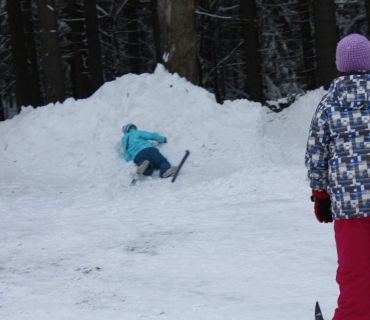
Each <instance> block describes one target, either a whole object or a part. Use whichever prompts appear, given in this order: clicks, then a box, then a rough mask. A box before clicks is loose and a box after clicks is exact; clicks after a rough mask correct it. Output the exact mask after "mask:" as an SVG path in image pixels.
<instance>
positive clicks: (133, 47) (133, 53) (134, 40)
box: [126, 1, 140, 74]
mask: <svg viewBox="0 0 370 320" xmlns="http://www.w3.org/2000/svg"><path fill="white" fill-rule="evenodd" d="M126 12H127V15H128V17H129V22H128V26H127V29H128V39H129V45H128V48H127V49H128V53H129V55H130V58H129V61H130V70H131V72H132V73H136V74H140V47H139V46H140V44H139V26H138V23H137V20H138V16H137V13H136V8H135V6H134V1H130V2H129V3H128V4H127V9H126Z"/></svg>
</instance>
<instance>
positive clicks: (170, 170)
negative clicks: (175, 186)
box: [162, 166, 177, 178]
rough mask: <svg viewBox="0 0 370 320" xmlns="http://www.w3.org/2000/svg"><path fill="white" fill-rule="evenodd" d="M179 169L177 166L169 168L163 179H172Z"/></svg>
mask: <svg viewBox="0 0 370 320" xmlns="http://www.w3.org/2000/svg"><path fill="white" fill-rule="evenodd" d="M176 169H177V166H172V167H171V168H169V169H168V170H167V171H166V172H165V173H164V174H163V175H162V177H163V178H168V177H171V176H173V175H174V173H175V171H176Z"/></svg>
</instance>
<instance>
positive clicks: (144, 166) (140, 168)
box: [136, 160, 150, 174]
mask: <svg viewBox="0 0 370 320" xmlns="http://www.w3.org/2000/svg"><path fill="white" fill-rule="evenodd" d="M149 164H150V163H149V160H145V161H144V162H143V163H142V164H141V165H140V166H138V167H137V169H136V173H137V174H143V172H144V171H145V170H146V169H148V167H149Z"/></svg>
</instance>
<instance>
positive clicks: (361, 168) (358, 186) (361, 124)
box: [305, 74, 370, 220]
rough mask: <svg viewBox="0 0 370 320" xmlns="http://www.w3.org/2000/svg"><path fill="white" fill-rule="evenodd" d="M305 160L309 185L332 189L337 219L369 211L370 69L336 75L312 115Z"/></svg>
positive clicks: (366, 214)
mask: <svg viewBox="0 0 370 320" xmlns="http://www.w3.org/2000/svg"><path fill="white" fill-rule="evenodd" d="M305 163H306V167H307V169H308V178H309V179H310V186H311V188H312V189H315V190H320V191H322V190H327V191H328V192H329V194H330V198H331V201H332V212H333V219H336V220H342V219H350V218H361V217H366V216H370V74H353V75H345V76H341V77H338V78H336V79H334V81H333V82H332V84H331V86H330V89H329V91H328V93H327V94H326V95H325V96H324V97H323V98H322V100H321V102H320V104H319V105H318V107H317V109H316V112H315V114H314V116H313V119H312V122H311V126H310V131H309V137H308V141H307V150H306V158H305Z"/></svg>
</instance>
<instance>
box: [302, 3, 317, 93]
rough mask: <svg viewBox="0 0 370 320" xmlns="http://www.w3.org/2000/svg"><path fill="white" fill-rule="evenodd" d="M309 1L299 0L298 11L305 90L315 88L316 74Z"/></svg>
mask: <svg viewBox="0 0 370 320" xmlns="http://www.w3.org/2000/svg"><path fill="white" fill-rule="evenodd" d="M310 2H311V1H310V0H300V1H299V3H300V4H299V10H300V14H301V33H302V44H303V60H304V68H305V71H304V74H305V77H306V83H307V90H313V89H316V88H317V81H316V72H315V55H314V52H313V44H314V40H313V36H312V32H311V24H310V21H311V15H310V11H311V7H310Z"/></svg>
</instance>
